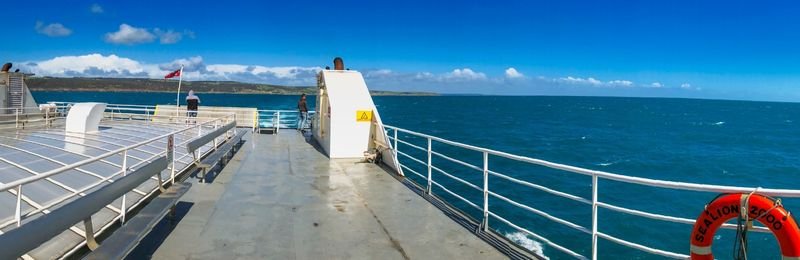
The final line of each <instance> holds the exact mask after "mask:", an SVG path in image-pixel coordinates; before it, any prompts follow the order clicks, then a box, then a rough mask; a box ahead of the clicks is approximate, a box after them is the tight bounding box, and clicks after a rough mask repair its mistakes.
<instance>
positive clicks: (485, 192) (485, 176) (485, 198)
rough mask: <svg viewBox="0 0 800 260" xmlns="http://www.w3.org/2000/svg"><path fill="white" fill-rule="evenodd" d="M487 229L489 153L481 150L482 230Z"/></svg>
mask: <svg viewBox="0 0 800 260" xmlns="http://www.w3.org/2000/svg"><path fill="white" fill-rule="evenodd" d="M488 230H489V153H488V152H483V231H488Z"/></svg>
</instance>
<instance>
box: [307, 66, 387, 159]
mask: <svg viewBox="0 0 800 260" xmlns="http://www.w3.org/2000/svg"><path fill="white" fill-rule="evenodd" d="M319 87H320V93H318V94H319V95H318V97H319V100H318V103H317V104H318V105H317V108H316V109H317V117H316V119H315V120H316V121H317V123H316V124H314V128H315V129H314V138H315V139H316V140H317V142H318V143H319V144H320V146H322V148H323V149H324V150H325V152H326V153H327V154H328V157H330V158H331V159H336V158H363V157H364V152H365V151H367V150H368V149H369V140H370V129H371V127H372V126H371V125H372V120H370V121H362V122H359V121H357V120H356V117H357V116H356V113H357V111H364V110H368V111H372V114H373V115H375V114H377V110H376V109H375V104H374V103H373V102H372V96H370V94H369V90H368V89H367V84H366V83H365V82H364V77H363V76H362V75H361V73H360V72H357V71H347V70H324V71H322V72H320V82H319ZM373 117H374V118H378V117H375V116H373ZM378 124H379V125H380V122H378Z"/></svg>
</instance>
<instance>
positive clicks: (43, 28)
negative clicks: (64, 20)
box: [34, 21, 72, 37]
mask: <svg viewBox="0 0 800 260" xmlns="http://www.w3.org/2000/svg"><path fill="white" fill-rule="evenodd" d="M34 28H35V29H36V32H37V33H40V34H44V35H47V36H50V37H64V36H69V35H70V34H72V30H70V29H69V28H67V27H64V25H63V24H60V23H51V24H48V25H44V23H43V22H41V21H37V22H36V27H34Z"/></svg>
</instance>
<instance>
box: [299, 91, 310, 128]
mask: <svg viewBox="0 0 800 260" xmlns="http://www.w3.org/2000/svg"><path fill="white" fill-rule="evenodd" d="M297 110H299V111H300V122H299V123H297V130H300V131H301V132H302V131H304V129H305V125H306V121H308V106H306V94H302V95H300V101H297Z"/></svg>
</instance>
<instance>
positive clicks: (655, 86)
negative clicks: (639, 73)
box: [650, 82, 664, 88]
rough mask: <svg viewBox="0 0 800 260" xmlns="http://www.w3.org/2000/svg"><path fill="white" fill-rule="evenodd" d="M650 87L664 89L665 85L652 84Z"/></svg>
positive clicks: (659, 83)
mask: <svg viewBox="0 0 800 260" xmlns="http://www.w3.org/2000/svg"><path fill="white" fill-rule="evenodd" d="M650 87H651V88H662V87H664V84H661V82H653V83H650Z"/></svg>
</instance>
